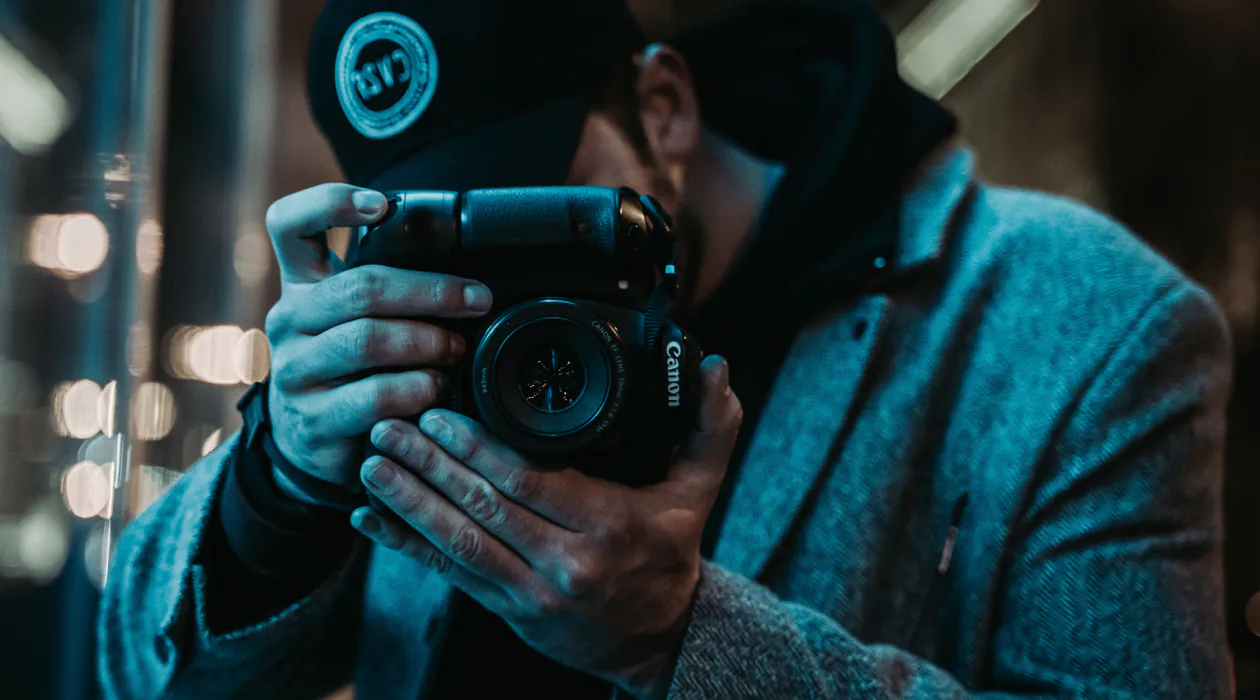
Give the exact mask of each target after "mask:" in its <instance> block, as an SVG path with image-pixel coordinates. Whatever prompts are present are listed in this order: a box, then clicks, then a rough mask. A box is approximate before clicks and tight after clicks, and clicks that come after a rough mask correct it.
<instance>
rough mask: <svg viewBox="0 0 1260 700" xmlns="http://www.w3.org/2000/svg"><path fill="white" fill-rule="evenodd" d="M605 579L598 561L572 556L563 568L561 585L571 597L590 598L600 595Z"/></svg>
mask: <svg viewBox="0 0 1260 700" xmlns="http://www.w3.org/2000/svg"><path fill="white" fill-rule="evenodd" d="M603 580H604V579H603V569H602V567H601V566H599V564H598V563H596V562H593V561H591V560H590V559H589V558H576V557H570V558H569V560H568V561H567V562H566V563H565V566H564V567H563V568H562V569H561V581H560V587H561V589H562V590H563V591H564V593H565V595H567V596H569V597H571V598H589V597H594V596H598V595H599V593H600V591H601V590H602V588H603Z"/></svg>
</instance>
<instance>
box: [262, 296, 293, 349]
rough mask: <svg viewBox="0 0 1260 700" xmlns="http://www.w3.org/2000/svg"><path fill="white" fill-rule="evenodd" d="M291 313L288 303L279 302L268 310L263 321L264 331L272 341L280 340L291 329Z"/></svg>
mask: <svg viewBox="0 0 1260 700" xmlns="http://www.w3.org/2000/svg"><path fill="white" fill-rule="evenodd" d="M288 317H289V313H288V309H287V308H286V305H285V304H284V303H283V302H282V303H278V304H276V305H274V306H272V307H271V308H270V309H268V310H267V318H266V319H265V320H264V321H263V331H264V332H265V333H266V334H267V339H268V340H270V341H271V342H272V343H276V342H277V341H279V340H280V338H281V336H283V335H284V334H285V332H286V331H288V329H289V318H288Z"/></svg>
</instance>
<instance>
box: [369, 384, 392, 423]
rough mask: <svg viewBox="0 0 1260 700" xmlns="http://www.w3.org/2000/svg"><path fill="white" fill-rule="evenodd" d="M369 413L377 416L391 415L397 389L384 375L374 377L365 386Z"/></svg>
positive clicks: (385, 416)
mask: <svg viewBox="0 0 1260 700" xmlns="http://www.w3.org/2000/svg"><path fill="white" fill-rule="evenodd" d="M365 392H366V399H365V400H366V403H367V409H368V411H369V412H370V413H369V415H372V416H375V417H377V418H388V417H391V416H392V414H393V413H394V412H395V411H394V408H395V406H396V404H397V403H398V391H397V389H396V388H395V386H394V383H393V382H392V381H390V380H389V379H388V378H386V377H376V378H374V380H373V381H371V382H368V385H367V387H365Z"/></svg>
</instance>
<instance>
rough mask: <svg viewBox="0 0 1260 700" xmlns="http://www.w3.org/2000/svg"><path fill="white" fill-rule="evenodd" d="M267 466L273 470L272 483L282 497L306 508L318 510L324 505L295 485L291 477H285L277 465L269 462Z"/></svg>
mask: <svg viewBox="0 0 1260 700" xmlns="http://www.w3.org/2000/svg"><path fill="white" fill-rule="evenodd" d="M267 466H268V468H269V469H270V470H271V483H272V484H275V487H276V490H277V491H279V492H280V495H282V496H284V497H285V498H289V499H291V500H294V501H297V502H298V503H301V504H302V505H304V506H313V507H316V508H318V507H320V506H322V505H323V504H322V503H320V502H319V501H318V500H316V499H315V498H313V497H311V496H310V495H308V494H307V493H306V492H305V491H303V490H302V489H301V488H299V487H298V485H297V484H295V483H293V481H292V480H290V479H289V477H288V476H286V475H285V473H284V471H283V470H281V469H280V468H279V467H277V466H276V465H275V463H272V462H268V464H267Z"/></svg>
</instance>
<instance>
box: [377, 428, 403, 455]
mask: <svg viewBox="0 0 1260 700" xmlns="http://www.w3.org/2000/svg"><path fill="white" fill-rule="evenodd" d="M372 444H373V445H376V446H377V447H379V448H381V449H382V450H386V451H389V450H393V449H394V448H396V447H398V431H397V430H395V429H394V426H392V425H389V424H388V423H377V424H376V426H375V427H373V428H372Z"/></svg>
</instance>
